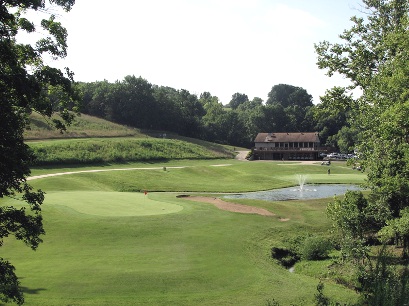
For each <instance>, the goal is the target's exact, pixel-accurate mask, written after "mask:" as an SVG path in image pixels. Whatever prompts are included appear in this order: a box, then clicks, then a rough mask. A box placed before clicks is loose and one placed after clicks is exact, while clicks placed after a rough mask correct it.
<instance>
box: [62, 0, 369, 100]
mask: <svg viewBox="0 0 409 306" xmlns="http://www.w3.org/2000/svg"><path fill="white" fill-rule="evenodd" d="M360 9H361V2H360V1H358V0H116V1H115V2H112V1H106V0H103V1H101V0H86V1H85V0H84V1H76V4H75V5H74V7H73V9H72V11H71V12H69V13H68V14H63V15H62V16H61V17H60V20H61V22H62V23H63V25H64V26H66V28H67V30H68V56H67V58H66V59H65V60H64V61H63V62H60V63H58V65H62V66H68V67H70V69H71V70H73V71H74V73H75V80H77V81H85V82H93V81H102V80H104V79H106V80H108V81H111V82H114V81H116V80H122V79H123V78H124V77H125V76H126V75H135V76H137V77H138V76H141V77H143V78H145V79H147V80H148V81H149V82H150V83H152V84H155V85H164V86H170V87H173V88H176V89H186V90H188V91H190V92H191V93H194V94H197V95H200V93H202V92H204V91H209V92H210V93H211V94H212V95H215V96H217V97H219V100H220V101H221V102H222V103H223V104H227V103H228V102H229V101H230V99H231V96H232V95H233V94H234V93H236V92H240V93H244V94H246V95H248V97H249V99H252V98H254V97H260V98H262V99H263V100H264V101H265V100H266V99H267V94H268V92H269V91H270V90H271V87H272V86H273V85H276V84H280V83H285V84H290V85H294V86H300V87H303V88H304V89H306V90H307V91H308V93H309V94H311V95H312V96H313V98H314V103H318V102H319V96H321V95H323V94H324V93H325V90H326V89H329V88H331V87H333V86H335V85H344V84H346V82H347V81H346V80H344V79H342V78H341V77H333V78H329V77H327V76H325V71H322V70H319V69H318V68H317V66H316V54H315V52H314V43H318V42H320V41H323V40H328V41H330V42H335V41H337V40H338V35H339V34H340V33H342V31H343V30H344V29H348V28H349V27H350V26H351V22H350V21H349V18H350V17H351V16H353V15H359V14H360V11H359V10H360Z"/></svg>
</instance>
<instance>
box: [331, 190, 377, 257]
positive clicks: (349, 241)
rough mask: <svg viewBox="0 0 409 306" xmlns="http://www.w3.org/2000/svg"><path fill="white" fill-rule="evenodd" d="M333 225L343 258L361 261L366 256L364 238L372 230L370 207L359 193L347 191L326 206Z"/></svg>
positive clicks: (372, 220)
mask: <svg viewBox="0 0 409 306" xmlns="http://www.w3.org/2000/svg"><path fill="white" fill-rule="evenodd" d="M327 215H328V217H329V219H331V220H332V223H333V233H334V235H335V237H336V241H337V243H338V244H339V245H340V247H341V251H342V254H343V257H344V258H351V259H355V260H358V259H362V258H365V257H366V256H367V252H368V250H367V248H366V247H365V242H366V238H367V236H368V235H369V234H371V231H374V229H373V223H374V216H373V215H372V207H371V206H369V204H368V200H367V199H366V198H365V197H364V195H363V194H362V192H361V191H348V192H347V193H346V194H345V197H344V198H342V199H339V198H336V199H335V200H334V201H333V202H331V203H329V204H328V206H327Z"/></svg>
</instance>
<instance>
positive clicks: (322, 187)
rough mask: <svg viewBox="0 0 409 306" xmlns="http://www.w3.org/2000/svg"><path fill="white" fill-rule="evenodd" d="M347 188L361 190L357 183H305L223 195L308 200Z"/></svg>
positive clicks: (339, 192)
mask: <svg viewBox="0 0 409 306" xmlns="http://www.w3.org/2000/svg"><path fill="white" fill-rule="evenodd" d="M348 190H351V191H352V190H362V188H360V187H359V186H357V185H351V184H319V185H309V184H306V185H302V186H295V187H288V188H281V189H273V190H267V191H257V192H246V193H241V194H230V195H226V196H224V197H225V198H229V199H254V200H265V201H286V200H310V199H322V198H330V197H333V196H337V195H338V196H339V195H343V194H345V193H346V192H347V191H348Z"/></svg>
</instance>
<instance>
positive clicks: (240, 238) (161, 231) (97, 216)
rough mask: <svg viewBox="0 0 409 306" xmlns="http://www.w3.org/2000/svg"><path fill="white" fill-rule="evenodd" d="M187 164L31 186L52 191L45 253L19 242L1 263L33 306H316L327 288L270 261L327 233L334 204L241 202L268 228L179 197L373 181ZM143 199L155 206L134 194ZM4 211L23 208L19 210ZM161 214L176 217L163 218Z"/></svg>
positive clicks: (343, 173)
mask: <svg viewBox="0 0 409 306" xmlns="http://www.w3.org/2000/svg"><path fill="white" fill-rule="evenodd" d="M184 162H185V166H187V167H186V168H174V169H172V168H170V169H169V167H171V166H172V165H178V166H181V165H182V161H179V162H177V163H175V164H173V163H172V162H170V163H167V164H166V165H167V170H166V171H164V170H163V169H160V167H162V165H163V164H162V163H160V164H150V166H151V167H158V169H153V170H124V171H116V170H114V171H110V172H96V173H79V174H70V175H63V176H58V177H50V178H44V179H38V180H33V181H31V182H30V183H31V184H32V185H33V186H34V187H35V188H42V189H43V190H45V191H46V192H48V194H47V195H46V202H45V204H44V206H43V216H44V220H45V229H46V232H47V234H46V235H45V236H44V237H43V238H44V243H43V244H41V245H40V247H39V249H38V250H37V251H36V252H33V251H31V250H30V249H29V248H27V247H26V246H24V245H23V244H22V243H21V242H19V241H15V240H14V239H7V240H6V242H5V245H4V246H3V247H2V252H3V254H2V256H3V257H4V258H6V259H9V260H10V261H11V262H12V263H13V264H14V265H15V266H16V268H17V271H16V272H17V274H18V275H19V276H20V277H21V282H22V286H23V288H24V291H25V297H26V302H27V305H266V304H267V300H270V301H272V300H275V301H278V302H280V303H281V305H313V296H314V294H315V293H316V286H317V284H318V282H319V280H318V279H315V278H313V277H310V276H306V275H302V274H297V273H289V272H288V271H287V270H285V269H284V268H282V267H281V266H279V265H277V264H276V263H275V262H274V261H273V260H271V258H270V249H271V247H272V246H273V245H280V244H281V243H282V241H283V240H284V239H285V238H286V237H291V236H296V235H298V234H300V233H306V232H311V233H317V234H319V233H326V231H327V229H328V226H329V223H328V220H327V219H326V218H325V205H326V203H327V202H328V200H316V201H306V202H299V201H286V202H264V201H251V200H241V201H240V202H241V203H243V204H248V205H253V206H258V207H263V208H266V209H268V210H270V211H272V212H273V213H275V214H276V215H275V216H271V217H266V216H260V215H247V214H239V213H233V212H228V211H223V210H219V209H218V208H216V207H214V206H213V205H211V204H206V203H198V202H192V201H189V200H186V199H179V198H176V195H177V194H180V192H183V193H185V192H187V193H189V192H229V191H234V192H236V191H240V190H241V191H245V190H265V189H270V188H276V187H282V186H289V185H294V184H295V174H308V177H309V178H308V179H309V181H310V182H315V183H319V182H334V183H335V182H340V183H345V182H354V183H359V182H363V180H364V178H365V175H364V174H362V173H359V172H356V171H353V170H351V169H349V168H348V167H346V166H345V165H344V164H343V163H340V164H334V165H332V166H331V173H333V174H331V175H330V176H328V175H327V174H326V170H327V168H326V167H323V166H319V165H301V164H295V163H294V164H282V163H277V162H265V163H263V162H254V163H253V162H237V161H233V160H231V161H230V160H229V161H228V164H230V165H224V166H220V165H223V164H226V163H227V162H226V160H220V161H184ZM214 162H215V163H214ZM215 164H218V165H219V166H217V167H216V166H214V165H215ZM142 165H144V164H131V165H130V164H126V165H111V166H109V167H112V169H115V168H125V167H128V168H129V167H130V166H142ZM145 166H146V165H145ZM95 168H96V167H92V169H95ZM87 169H89V168H87ZM104 169H107V168H106V167H104ZM55 170H56V171H58V169H55ZM66 170H69V169H66ZM71 170H73V171H75V170H83V169H78V168H75V169H71ZM36 171H39V172H42V171H43V170H36ZM333 177H335V178H336V179H334V178H333ZM144 189H146V190H148V191H149V192H148V194H147V195H146V196H145V195H144V194H143V193H142V192H132V191H142V190H144ZM151 190H155V191H179V193H174V192H151ZM120 191H122V192H120ZM1 203H2V204H3V205H16V206H18V205H20V204H19V203H20V202H19V201H17V200H14V199H7V200H5V199H3V200H2V202H1ZM136 205H141V207H140V208H141V209H140V210H139V208H137V206H136ZM163 209H165V210H168V211H167V213H166V214H160V213H159V212H161V211H162V210H163ZM143 211H146V212H148V213H145V215H143V214H144V213H143ZM149 212H150V213H149ZM280 217H281V218H288V219H289V221H287V222H281V221H280ZM325 293H326V294H328V295H329V296H331V297H333V298H335V299H336V300H337V301H342V302H345V303H347V302H353V301H355V299H356V295H355V293H354V292H353V291H351V290H348V289H346V288H343V287H341V286H339V285H336V284H333V283H331V282H328V283H326V285H325Z"/></svg>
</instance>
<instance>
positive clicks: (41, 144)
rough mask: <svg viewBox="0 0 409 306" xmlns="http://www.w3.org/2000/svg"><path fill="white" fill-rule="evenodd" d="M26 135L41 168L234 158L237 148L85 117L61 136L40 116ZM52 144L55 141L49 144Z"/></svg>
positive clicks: (34, 116)
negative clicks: (44, 166) (47, 166)
mask: <svg viewBox="0 0 409 306" xmlns="http://www.w3.org/2000/svg"><path fill="white" fill-rule="evenodd" d="M30 127H31V130H28V131H27V132H26V134H25V138H26V140H27V141H28V144H29V145H30V147H31V148H32V149H33V150H34V153H35V155H36V156H37V158H38V159H37V165H61V164H95V163H115V162H116V163H118V162H120V163H123V162H135V161H157V160H169V159H173V160H174V159H214V158H232V157H233V156H234V155H233V150H232V149H233V148H231V147H230V148H229V147H226V146H222V145H218V144H214V143H210V142H206V141H202V140H198V139H192V138H188V137H182V136H179V135H176V134H173V133H166V137H163V135H164V133H163V132H155V131H144V132H141V131H140V130H138V129H132V128H129V127H126V126H123V125H119V124H115V123H112V122H109V121H106V120H103V119H99V118H96V117H91V116H88V115H81V116H79V117H76V119H75V121H74V122H73V124H72V125H71V126H69V127H68V131H67V132H65V133H63V134H61V133H60V132H58V131H56V130H55V129H54V128H52V127H51V126H50V125H49V123H48V122H47V121H46V120H45V118H42V117H41V116H39V115H38V114H33V115H32V116H31V124H30ZM48 140H52V141H48Z"/></svg>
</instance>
